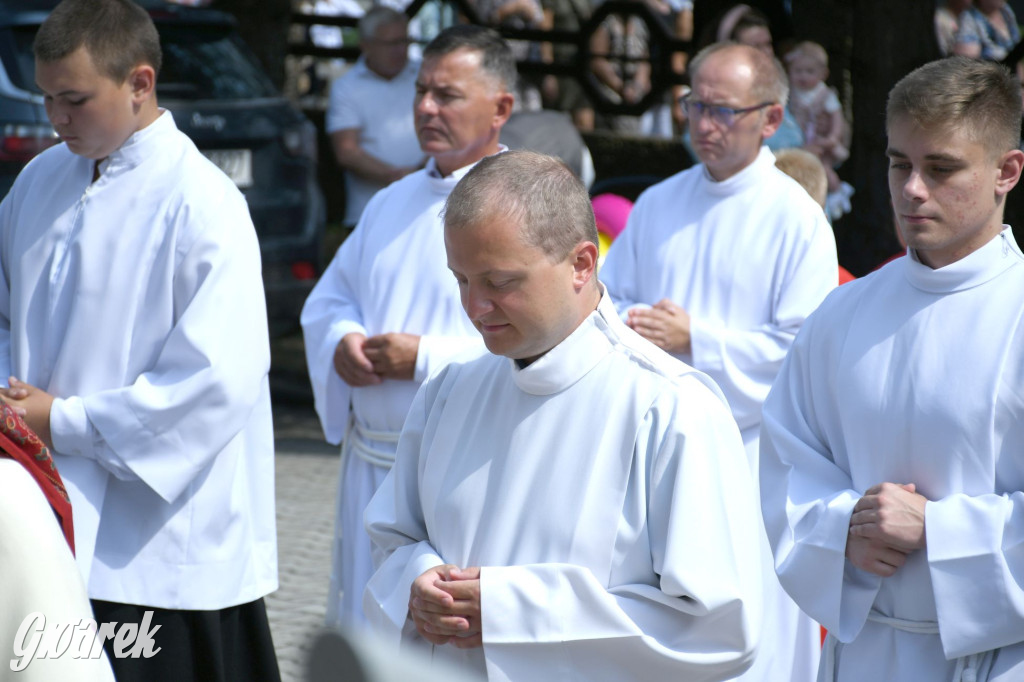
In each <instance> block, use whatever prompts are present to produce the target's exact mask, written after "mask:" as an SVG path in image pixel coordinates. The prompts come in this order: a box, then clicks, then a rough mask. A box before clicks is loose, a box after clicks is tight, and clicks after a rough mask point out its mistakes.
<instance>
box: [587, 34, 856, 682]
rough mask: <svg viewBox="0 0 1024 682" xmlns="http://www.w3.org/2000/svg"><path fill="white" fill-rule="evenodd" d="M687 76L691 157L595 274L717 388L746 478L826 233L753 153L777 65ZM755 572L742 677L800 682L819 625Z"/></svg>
mask: <svg viewBox="0 0 1024 682" xmlns="http://www.w3.org/2000/svg"><path fill="white" fill-rule="evenodd" d="M690 70H691V74H692V82H693V90H692V91H691V93H690V94H689V95H688V96H687V98H686V100H685V109H686V111H687V112H688V115H689V121H690V132H691V135H692V137H693V141H694V148H695V149H696V151H697V155H698V156H699V157H700V160H701V161H702V163H701V164H700V165H697V166H694V167H692V168H690V169H688V170H686V171H683V172H682V173H679V174H677V175H674V176H672V177H671V178H669V179H667V180H665V181H664V182H661V183H659V184H657V185H655V186H654V187H652V188H650V189H649V190H647V191H646V192H644V193H643V194H642V195H641V196H640V198H639V200H638V201H637V203H636V206H634V208H633V211H632V212H631V214H630V217H629V222H628V224H627V226H626V229H625V230H624V231H623V232H622V234H621V235H619V237H618V238H617V239H616V240H615V242H613V244H612V247H611V249H610V250H609V252H608V256H607V258H606V260H605V264H604V268H603V269H602V273H601V278H602V281H603V282H605V284H606V285H607V286H608V291H609V293H610V294H611V296H612V300H614V301H615V303H616V307H617V308H618V309H619V311H620V312H621V313H622V314H623V315H624V317H625V319H626V320H627V322H628V324H629V325H630V326H631V327H632V328H633V329H635V330H636V331H637V332H639V333H640V334H641V335H642V336H645V337H646V338H648V339H650V340H651V341H653V342H654V343H655V344H657V345H659V346H660V347H662V348H664V349H665V350H667V351H669V352H671V353H673V354H675V355H676V356H677V357H679V358H680V359H682V360H683V361H684V362H687V363H689V364H692V365H693V366H694V367H696V368H697V369H699V370H701V371H703V372H706V373H707V374H708V375H709V376H710V377H711V378H712V379H714V380H715V382H716V383H717V384H718V385H719V386H721V388H722V392H723V393H724V394H725V397H726V399H728V401H729V407H730V408H731V409H732V414H733V416H734V417H735V419H736V422H737V424H738V425H739V427H740V432H741V434H742V435H743V442H744V445H745V446H746V448H747V457H748V460H749V462H750V465H751V471H752V472H753V473H754V476H755V478H756V476H757V448H758V432H759V429H760V425H761V404H762V402H763V401H764V398H765V396H766V395H767V394H768V389H769V388H770V387H771V384H772V381H773V380H774V379H775V376H776V373H777V372H778V370H779V367H781V366H782V360H783V358H784V357H785V356H786V352H787V351H788V350H789V347H790V344H792V342H793V339H794V338H795V337H796V333H797V330H799V328H800V325H801V324H802V323H803V321H804V320H805V319H806V318H807V316H808V315H809V314H810V313H811V312H812V311H813V310H814V309H815V308H816V307H817V306H818V304H819V303H821V301H822V300H823V299H824V298H825V296H826V295H827V294H828V292H829V291H831V290H832V289H833V288H834V287H835V286H836V282H837V281H838V263H837V260H836V247H835V239H834V237H833V235H832V230H831V228H830V227H829V225H828V222H827V221H826V219H825V215H824V213H823V212H822V210H821V207H820V206H819V205H817V204H816V203H815V202H814V200H813V199H811V198H810V196H808V194H807V192H806V191H804V189H803V188H802V187H801V186H800V185H799V184H797V183H796V182H795V181H794V180H792V179H791V178H789V177H788V176H786V175H785V174H784V173H783V172H782V171H780V170H778V169H777V168H776V167H775V158H774V156H773V155H772V153H771V151H769V149H768V148H767V147H765V146H763V142H764V140H765V139H766V138H768V137H770V136H771V135H772V134H773V133H774V132H775V130H776V129H777V128H778V126H779V123H780V122H781V120H782V115H783V106H782V105H783V104H784V103H785V101H786V92H787V86H786V77H785V73H784V72H783V71H782V68H781V66H779V65H778V64H777V63H776V62H775V61H774V60H773V59H772V58H770V57H768V56H766V55H765V54H763V53H762V52H760V51H758V50H755V49H753V48H750V47H748V46H745V45H730V44H719V45H715V46H712V47H711V48H709V49H707V50H706V51H704V52H702V53H700V54H698V55H697V56H696V57H695V58H694V60H693V62H692V63H691V65H690ZM762 547H763V550H764V553H765V560H766V561H769V560H770V551H769V548H768V544H767V540H766V539H765V540H764V542H763V545H762ZM768 578H769V580H770V581H771V583H772V584H771V585H769V586H766V589H769V590H770V592H771V594H772V595H773V596H774V597H775V598H774V599H773V600H772V603H771V604H770V608H769V609H767V610H766V618H767V620H766V623H765V631H766V637H765V639H764V640H763V641H762V649H761V652H760V654H759V660H758V662H757V663H756V664H755V665H754V667H753V668H752V669H751V671H750V672H749V673H747V676H746V677H745V678H744V679H745V680H757V681H760V680H764V681H766V682H775V681H776V680H787V681H791V682H809V680H811V679H813V678H814V674H815V671H816V669H817V665H818V653H819V644H820V641H821V640H820V635H819V632H818V628H817V626H816V625H815V624H814V622H813V621H812V620H811V619H810V618H808V617H807V616H806V615H804V614H802V613H801V612H800V610H799V609H798V608H797V607H796V605H795V604H794V603H793V601H792V600H791V599H789V597H787V596H786V594H785V592H784V591H783V590H782V589H781V587H780V586H779V585H778V582H777V581H776V580H775V579H774V576H770V575H769V576H768Z"/></svg>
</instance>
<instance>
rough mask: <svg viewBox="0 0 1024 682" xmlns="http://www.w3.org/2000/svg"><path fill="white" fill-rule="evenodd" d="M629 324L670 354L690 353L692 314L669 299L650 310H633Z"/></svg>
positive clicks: (630, 313) (629, 315)
mask: <svg viewBox="0 0 1024 682" xmlns="http://www.w3.org/2000/svg"><path fill="white" fill-rule="evenodd" d="M628 317H629V319H628V320H627V322H626V323H627V324H628V325H629V326H630V327H632V329H633V331H635V332H636V333H638V334H640V336H642V337H644V338H645V339H647V340H648V341H650V342H652V343H653V344H654V345H656V346H658V347H659V348H661V349H662V350H665V351H668V352H670V353H689V352H690V314H689V313H687V312H686V311H685V310H684V309H683V308H681V307H679V306H678V305H676V304H675V303H673V302H672V301H670V300H668V299H667V298H663V299H662V300H660V301H658V302H657V303H655V304H654V305H653V306H651V307H650V308H631V309H630V310H629V313H628Z"/></svg>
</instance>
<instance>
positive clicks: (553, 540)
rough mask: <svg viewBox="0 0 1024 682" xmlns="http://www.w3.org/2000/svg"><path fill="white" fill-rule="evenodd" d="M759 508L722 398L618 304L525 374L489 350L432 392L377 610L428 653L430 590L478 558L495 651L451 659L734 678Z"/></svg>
mask: <svg viewBox="0 0 1024 682" xmlns="http://www.w3.org/2000/svg"><path fill="white" fill-rule="evenodd" d="M755 497H756V496H755V492H754V489H753V482H752V480H751V478H750V474H749V471H748V469H747V465H746V459H745V456H744V451H743V445H742V442H741V440H740V437H739V434H738V432H737V429H736V425H735V423H734V422H733V420H732V418H731V417H730V415H729V412H728V409H727V408H726V406H725V403H724V401H723V399H722V397H721V394H720V393H719V392H718V390H717V388H716V387H715V386H714V384H713V383H711V382H710V381H709V380H708V379H707V377H705V376H704V375H702V374H700V373H699V372H696V371H694V370H693V369H691V368H689V367H687V366H686V365H684V364H682V363H680V362H678V361H676V360H674V359H673V358H671V357H670V356H668V355H667V354H665V353H663V352H662V351H660V350H658V349H657V348H655V347H654V346H653V345H652V344H650V343H648V342H647V341H644V340H643V339H641V338H640V337H639V336H638V335H636V334H635V333H634V332H632V331H631V330H629V329H628V328H626V326H625V325H624V324H623V323H622V322H621V321H620V320H619V319H618V317H617V316H616V313H615V310H614V308H613V307H612V305H611V302H610V300H608V298H607V296H605V297H604V299H603V300H602V302H601V304H600V306H599V308H598V310H597V311H595V312H594V313H592V314H591V315H590V316H589V317H588V318H587V319H586V320H585V321H584V322H583V323H582V324H581V325H580V326H579V327H578V328H577V329H576V330H575V331H574V332H573V333H572V334H571V335H570V336H569V337H568V338H566V339H565V340H564V341H563V342H562V343H560V344H559V345H558V346H556V347H555V348H554V349H552V350H551V351H549V352H548V353H546V354H545V355H543V356H542V357H540V358H539V359H538V360H536V361H535V362H533V363H532V364H530V365H529V366H527V367H526V368H523V369H520V368H519V367H518V366H517V365H516V363H515V362H514V361H512V360H509V359H507V358H503V357H498V356H494V355H486V356H484V357H481V358H478V359H476V360H473V361H470V362H467V363H458V362H456V363H453V364H450V365H448V366H447V367H446V368H445V369H443V370H442V371H441V372H440V373H439V374H438V375H436V376H435V377H434V378H432V379H430V380H429V381H427V382H426V383H425V384H424V385H423V386H422V388H421V389H420V391H419V393H418V394H417V398H416V401H415V402H414V403H413V406H412V408H411V409H410V412H409V419H408V421H407V422H406V425H405V428H404V429H403V431H402V438H401V441H400V442H399V448H398V454H397V459H396V462H395V465H394V467H393V468H392V470H391V473H390V474H389V475H388V478H387V479H386V480H385V482H384V484H383V485H382V486H381V489H380V490H379V491H378V493H377V495H376V496H375V497H374V499H373V501H372V502H371V504H370V506H369V507H368V508H367V512H366V522H367V529H368V530H369V532H370V535H371V538H372V539H373V541H374V543H375V559H376V560H377V561H378V570H377V573H376V574H375V575H374V577H373V578H372V579H371V581H370V584H369V586H368V588H367V592H366V596H365V601H364V606H365V609H366V613H367V617H368V618H369V619H370V621H371V623H373V624H374V626H375V627H376V628H377V629H378V630H379V631H380V632H381V633H383V634H385V635H386V636H387V637H389V638H390V639H391V641H393V642H395V643H398V642H399V641H402V642H412V641H416V640H419V641H422V640H420V638H419V636H418V634H417V633H416V631H415V629H414V628H413V627H412V626H411V622H407V620H406V616H407V611H408V602H409V590H410V586H411V584H412V582H413V580H414V579H415V578H416V577H417V576H419V575H420V574H421V573H423V572H424V571H426V570H427V569H429V568H431V567H433V566H437V565H439V564H444V563H452V564H456V565H458V566H461V567H472V566H479V567H481V576H480V589H481V614H482V632H483V647H482V648H476V649H470V650H462V649H457V648H455V647H453V646H452V645H444V646H439V647H434V651H433V655H434V657H437V658H443V659H450V660H456V661H459V662H461V663H462V664H463V665H465V666H467V667H469V668H471V669H475V670H477V671H479V672H481V673H483V672H486V674H487V677H488V679H489V680H491V681H492V682H495V681H498V680H521V681H523V682H533V681H535V680H578V681H580V682H582V681H584V680H585V681H587V682H594V681H600V680H608V681H612V680H614V681H616V682H619V681H621V680H651V681H653V680H659V681H660V680H673V679H675V680H689V681H696V680H721V679H726V678H728V677H731V676H732V675H733V674H737V673H739V672H742V670H744V669H745V668H746V667H747V666H748V665H749V664H750V662H751V661H752V660H753V653H754V649H755V646H756V643H757V638H758V632H757V624H758V623H759V622H760V617H761V605H762V596H761V583H762V576H761V570H762V564H761V560H760V553H759V549H758V533H759V531H758V525H759V518H758V513H757V509H756V504H755V502H754V500H755ZM764 568H765V569H767V567H764Z"/></svg>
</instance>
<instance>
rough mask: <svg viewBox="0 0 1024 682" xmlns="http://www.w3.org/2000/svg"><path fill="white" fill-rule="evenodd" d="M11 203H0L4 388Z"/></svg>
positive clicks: (0, 369) (0, 374)
mask: <svg viewBox="0 0 1024 682" xmlns="http://www.w3.org/2000/svg"><path fill="white" fill-rule="evenodd" d="M10 202H11V199H10V195H8V197H7V198H5V199H4V200H3V202H0V386H4V387H6V386H7V378H8V377H9V376H11V285H10V274H9V272H10V270H9V267H8V264H7V254H9V253H10V252H11V249H10V242H9V240H10V234H11V226H10V225H9V222H10V211H11V203H10Z"/></svg>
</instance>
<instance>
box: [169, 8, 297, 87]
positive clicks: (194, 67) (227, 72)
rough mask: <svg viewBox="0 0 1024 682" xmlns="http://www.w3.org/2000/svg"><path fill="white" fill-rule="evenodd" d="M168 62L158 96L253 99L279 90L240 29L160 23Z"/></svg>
mask: <svg viewBox="0 0 1024 682" xmlns="http://www.w3.org/2000/svg"><path fill="white" fill-rule="evenodd" d="M157 28H158V29H159V30H160V43H161V45H162V47H163V53H164V65H163V68H162V69H161V70H160V76H159V77H158V78H157V97H166V98H169V99H220V100H223V99H252V98H254V97H273V96H275V95H276V94H277V91H276V89H275V88H274V85H273V83H271V82H270V79H269V78H268V77H267V76H266V75H265V74H264V73H263V71H262V69H261V67H260V65H259V63H258V61H257V60H256V57H255V56H254V55H253V54H252V52H251V51H250V50H249V48H248V47H247V46H246V45H245V44H244V43H243V42H242V39H241V38H240V37H239V36H238V34H237V33H235V32H234V31H231V30H228V29H224V28H220V27H203V28H197V27H195V26H177V25H164V26H160V25H158V26H157Z"/></svg>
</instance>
